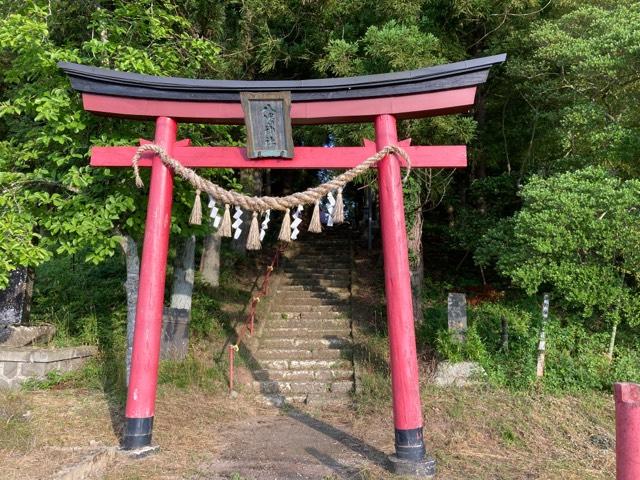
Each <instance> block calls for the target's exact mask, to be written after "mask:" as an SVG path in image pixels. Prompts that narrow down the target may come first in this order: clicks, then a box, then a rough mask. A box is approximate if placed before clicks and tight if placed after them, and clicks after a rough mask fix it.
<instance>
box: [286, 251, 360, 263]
mask: <svg viewBox="0 0 640 480" xmlns="http://www.w3.org/2000/svg"><path fill="white" fill-rule="evenodd" d="M334 250H336V249H334V248H330V249H325V250H309V251H308V252H303V253H300V254H298V255H296V256H295V257H293V258H288V259H287V260H286V262H287V263H291V264H294V265H295V264H300V263H303V262H312V261H315V262H316V266H318V267H322V266H324V265H329V264H336V263H342V264H343V265H344V266H348V265H351V253H350V252H347V253H345V252H340V251H334ZM285 265H286V263H285Z"/></svg>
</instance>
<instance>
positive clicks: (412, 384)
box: [375, 115, 435, 476]
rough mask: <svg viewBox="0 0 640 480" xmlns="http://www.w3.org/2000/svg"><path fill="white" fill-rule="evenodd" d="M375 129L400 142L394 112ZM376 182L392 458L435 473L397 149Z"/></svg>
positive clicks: (401, 466) (404, 470) (405, 468)
mask: <svg viewBox="0 0 640 480" xmlns="http://www.w3.org/2000/svg"><path fill="white" fill-rule="evenodd" d="M375 129H376V146H377V148H378V150H380V149H382V148H384V147H385V146H387V145H397V143H398V134H397V131H396V119H395V117H394V116H392V115H380V116H378V117H376V120H375ZM378 186H379V190H380V192H379V195H380V221H381V226H382V253H383V257H384V280H385V296H386V300H387V321H388V325H389V348H390V353H391V384H392V389H393V418H394V426H395V447H396V454H395V456H392V457H391V460H392V462H393V465H394V467H395V470H396V472H397V473H400V474H421V475H423V476H430V475H434V474H435V461H434V460H432V459H425V454H426V451H425V446H424V440H423V437H422V426H423V425H422V409H421V406H420V386H419V382H418V358H417V354H416V339H415V331H414V324H413V306H412V297H411V283H410V277H409V255H408V251H407V232H406V226H405V219H404V201H403V195H402V182H401V175H400V164H399V161H398V159H397V158H396V157H395V156H394V155H388V156H387V157H385V158H384V159H383V160H381V161H380V162H379V163H378Z"/></svg>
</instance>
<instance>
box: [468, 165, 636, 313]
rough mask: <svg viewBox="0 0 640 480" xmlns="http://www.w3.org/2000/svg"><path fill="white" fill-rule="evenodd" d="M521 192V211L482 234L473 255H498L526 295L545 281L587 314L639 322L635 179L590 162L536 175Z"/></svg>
mask: <svg viewBox="0 0 640 480" xmlns="http://www.w3.org/2000/svg"><path fill="white" fill-rule="evenodd" d="M522 199H523V202H524V205H523V207H522V210H521V211H519V212H518V213H516V215H514V216H513V217H512V218H510V219H508V220H505V221H503V222H501V223H500V224H498V226H496V227H495V228H494V229H492V230H491V231H490V232H489V233H488V234H487V235H486V236H485V237H484V238H483V242H482V245H481V246H480V247H479V248H478V249H477V251H476V259H477V261H478V262H480V263H481V264H485V265H486V264H488V263H489V261H491V260H492V259H495V260H496V266H497V269H498V271H499V272H500V273H502V274H503V275H506V276H508V277H509V278H511V280H512V281H513V282H514V283H515V284H516V285H518V286H520V287H522V288H524V289H525V290H526V291H527V292H528V293H530V294H532V293H534V292H536V291H537V290H538V289H539V288H540V287H541V286H542V285H548V286H550V287H551V288H553V290H554V291H555V292H556V293H557V297H559V298H562V299H563V300H564V301H565V302H566V303H567V304H569V305H570V306H572V307H577V308H579V309H580V310H581V312H582V314H583V315H584V316H585V317H590V316H592V315H594V314H595V315H600V316H603V317H604V318H607V319H609V320H610V321H612V322H614V323H617V322H618V321H619V320H620V319H624V320H627V321H628V322H629V323H630V324H632V325H637V323H638V318H640V317H639V316H638V312H639V311H640V292H639V291H638V288H637V285H638V279H639V272H640V263H639V259H640V241H639V240H638V239H639V238H640V237H639V234H640V223H639V221H638V220H639V219H640V218H639V212H638V205H639V204H640V182H638V181H637V180H627V181H623V180H621V179H619V178H617V177H615V176H614V175H612V174H610V173H608V172H606V171H605V170H603V169H600V168H587V169H584V170H580V171H577V172H573V173H566V174H561V175H555V176H553V177H550V178H548V179H544V178H541V177H534V178H533V179H532V180H531V181H530V182H529V183H528V184H527V185H526V186H525V188H524V189H523V190H522Z"/></svg>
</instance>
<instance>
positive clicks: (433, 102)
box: [60, 55, 505, 477]
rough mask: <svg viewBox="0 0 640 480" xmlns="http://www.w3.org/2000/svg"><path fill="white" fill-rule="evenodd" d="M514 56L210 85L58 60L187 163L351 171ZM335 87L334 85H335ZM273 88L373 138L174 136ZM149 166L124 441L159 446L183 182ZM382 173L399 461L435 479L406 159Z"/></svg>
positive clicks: (462, 101) (428, 150) (453, 163)
mask: <svg viewBox="0 0 640 480" xmlns="http://www.w3.org/2000/svg"><path fill="white" fill-rule="evenodd" d="M504 59H505V57H504V55H498V56H494V57H487V58H484V59H477V60H473V61H468V62H459V63H457V64H450V65H441V66H437V67H430V68H426V69H421V70H415V71H412V72H400V73H396V74H390V75H379V76H367V77H355V78H353V79H348V80H350V83H344V81H343V79H335V80H310V81H302V82H224V81H205V83H206V82H208V83H206V85H205V84H203V83H202V82H203V81H193V80H189V79H164V78H162V77H148V76H145V75H136V74H128V73H122V72H114V71H110V70H104V69H99V68H94V67H85V66H81V65H75V64H68V63H62V64H60V66H61V67H62V68H63V69H64V70H65V71H66V72H67V74H68V75H69V76H70V78H71V81H72V85H73V87H74V88H76V89H78V90H80V91H82V92H83V94H82V97H83V102H84V108H85V109H86V110H88V111H91V112H94V113H96V114H99V115H108V116H119V117H129V118H135V119H144V120H155V122H156V134H155V142H156V143H157V144H158V145H160V146H162V147H163V148H164V149H165V150H167V152H168V153H169V154H171V155H172V156H173V157H174V158H176V159H177V160H178V161H180V162H181V163H182V164H183V165H185V166H187V167H206V168H271V169H273V168H276V169H278V168H286V169H301V168H314V169H319V168H326V169H346V168H352V167H354V166H356V165H357V164H359V163H360V162H361V161H362V160H364V159H365V158H367V157H370V156H371V155H373V154H375V152H376V151H377V150H379V149H382V148H384V147H385V146H387V145H398V139H397V131H396V118H419V117H423V116H430V115H431V116H433V115H443V114H451V113H461V112H466V111H468V110H469V109H470V108H471V107H472V106H473V105H474V101H475V94H476V85H478V84H480V83H483V82H484V81H485V80H486V78H487V75H488V71H489V68H490V67H491V66H492V65H494V64H496V63H501V62H502V61H504ZM198 82H199V83H198ZM332 82H335V85H331V83H332ZM248 84H251V85H248ZM149 85H152V86H149ZM314 86H315V87H316V88H317V89H318V90H317V91H315V90H314ZM328 87H331V91H329V92H328V93H325V90H326V89H327V88H328ZM334 87H335V88H334ZM269 90H271V91H278V90H289V91H291V92H292V98H293V103H292V105H291V120H292V122H293V123H294V124H319V123H340V122H343V123H344V122H373V123H374V125H375V131H376V141H375V145H374V144H373V143H372V142H367V141H365V145H364V146H362V147H336V148H331V149H325V148H322V147H296V148H295V152H294V158H293V159H291V160H283V159H274V158H269V159H264V160H258V161H256V160H252V159H248V158H247V154H246V149H244V148H238V147H191V146H189V145H188V141H186V142H185V141H180V142H176V133H177V122H178V121H187V122H198V123H204V122H209V123H217V124H242V123H244V113H243V111H242V107H241V105H240V102H239V93H238V92H239V91H269ZM296 95H297V97H296ZM211 99H213V100H211ZM297 100H299V101H297ZM408 143H409V142H408V141H404V142H402V147H403V148H404V149H405V150H406V151H407V153H408V154H409V157H410V158H411V166H412V168H454V167H464V166H466V147H465V146H431V147H421V146H417V147H412V146H409V145H408ZM135 152H136V147H95V148H93V149H92V154H91V165H92V166H96V167H98V166H99V167H130V166H131V158H132V157H133V155H134V154H135ZM139 165H140V166H141V167H151V181H150V187H149V188H150V190H149V203H148V209H147V219H146V224H145V237H144V245H143V252H142V262H141V269H140V286H139V294H138V304H137V308H136V327H135V333H134V343H133V355H132V364H131V374H130V375H131V376H130V381H129V390H128V396H127V405H126V430H125V435H124V447H125V448H126V449H137V448H142V447H146V446H149V445H150V444H151V435H152V430H153V419H154V416H155V398H156V387H157V375H158V362H159V353H160V335H161V324H162V307H163V303H164V283H165V270H166V262H167V250H168V244H169V231H170V219H171V203H172V188H173V175H172V172H171V171H170V170H169V169H168V168H167V167H165V166H164V164H163V163H162V162H161V161H160V159H159V158H157V157H155V156H152V155H150V154H148V155H145V156H143V158H142V159H141V160H140V162H139ZM378 182H379V187H380V188H379V189H380V192H379V196H380V216H381V221H382V244H383V255H384V273H385V295H386V300H387V320H388V324H389V344H390V354H391V355H390V356H391V380H392V387H393V415H394V425H395V447H396V454H395V455H394V456H392V457H391V460H392V464H393V466H394V470H395V471H396V472H397V473H401V474H413V475H421V476H425V477H430V476H432V475H433V474H434V473H435V461H434V460H432V459H431V458H429V457H426V449H425V445H424V440H423V420H422V411H421V404H420V391H419V381H418V364H417V356H416V344H415V333H414V325H413V308H412V296H411V287H410V277H409V260H408V251H407V235H406V228H405V219H404V206H403V195H402V183H401V175H400V163H399V160H398V159H397V158H396V157H395V156H394V155H389V156H387V157H385V158H384V159H383V160H382V161H381V162H380V163H379V164H378Z"/></svg>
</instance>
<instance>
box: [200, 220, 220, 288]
mask: <svg viewBox="0 0 640 480" xmlns="http://www.w3.org/2000/svg"><path fill="white" fill-rule="evenodd" d="M221 245H222V237H221V236H220V235H219V234H218V232H214V233H211V234H209V235H207V236H206V237H204V246H203V248H202V257H200V274H201V275H202V280H203V281H204V282H205V283H206V284H207V285H209V286H210V287H217V286H219V285H220V247H221Z"/></svg>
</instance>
